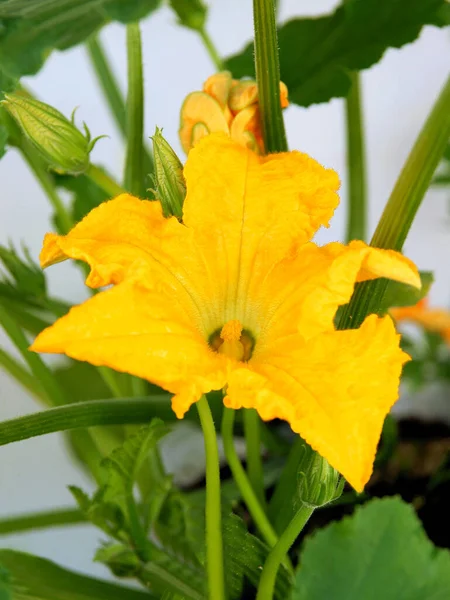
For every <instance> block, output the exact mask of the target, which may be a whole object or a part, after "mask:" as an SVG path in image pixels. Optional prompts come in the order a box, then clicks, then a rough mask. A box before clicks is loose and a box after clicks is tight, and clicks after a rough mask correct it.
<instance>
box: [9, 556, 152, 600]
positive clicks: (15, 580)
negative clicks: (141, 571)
mask: <svg viewBox="0 0 450 600" xmlns="http://www.w3.org/2000/svg"><path fill="white" fill-rule="evenodd" d="M152 599H155V596H153V595H152V594H149V593H148V592H139V591H137V590H132V589H129V588H126V587H124V586H121V585H115V584H112V583H108V582H106V581H100V580H99V579H93V578H92V577H86V576H84V575H79V574H77V573H73V572H72V571H68V570H66V569H63V568H61V567H59V566H58V565H56V564H55V563H53V562H50V561H49V560H45V559H43V558H39V557H37V556H32V555H31V554H25V553H23V552H15V551H13V550H0V600H152Z"/></svg>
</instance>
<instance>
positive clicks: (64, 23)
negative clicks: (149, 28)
mask: <svg viewBox="0 0 450 600" xmlns="http://www.w3.org/2000/svg"><path fill="white" fill-rule="evenodd" d="M160 4H161V1H160V0H34V1H33V2H30V1H29V0H2V1H1V2H0V25H1V30H0V31H1V33H0V68H3V70H4V71H5V72H6V73H7V75H8V76H10V77H13V78H14V77H21V76H22V75H33V74H34V73H37V72H38V71H39V69H40V68H41V67H42V65H43V64H44V62H45V60H46V58H47V57H48V56H49V54H50V53H51V51H52V50H54V49H57V50H65V49H67V48H71V47H72V46H75V45H77V44H80V43H82V42H84V41H85V40H86V39H87V38H88V37H89V36H90V35H91V34H92V33H94V32H95V31H97V30H99V29H100V28H101V27H103V26H104V25H106V24H107V23H109V22H110V21H120V22H121V23H129V22H132V21H136V20H139V19H142V18H144V17H145V16H146V15H147V14H149V13H151V12H153V11H154V10H156V9H157V8H158V7H159V6H160Z"/></svg>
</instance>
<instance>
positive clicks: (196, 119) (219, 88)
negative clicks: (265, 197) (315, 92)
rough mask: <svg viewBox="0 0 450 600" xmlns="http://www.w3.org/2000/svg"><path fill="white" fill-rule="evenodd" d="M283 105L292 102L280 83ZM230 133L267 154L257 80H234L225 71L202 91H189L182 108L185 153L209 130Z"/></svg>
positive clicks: (240, 141) (181, 127)
mask: <svg viewBox="0 0 450 600" xmlns="http://www.w3.org/2000/svg"><path fill="white" fill-rule="evenodd" d="M280 102H281V106H282V108H286V107H287V106H288V105H289V102H288V91H287V88H286V86H285V85H284V83H282V82H280ZM217 132H222V133H227V134H228V135H230V136H231V137H232V138H233V139H234V140H236V141H237V142H239V144H242V146H246V147H248V148H250V149H251V150H253V151H254V152H256V153H257V154H264V141H263V136H262V130H261V119H260V114H259V106H258V87H257V85H256V82H255V81H251V80H243V81H238V80H236V79H233V78H232V76H231V73H229V72H228V71H223V72H221V73H217V74H216V75H212V76H211V77H209V79H207V80H206V81H205V83H204V85H203V91H201V92H193V93H192V94H189V95H188V96H187V97H186V99H185V101H184V103H183V106H182V108H181V118H180V130H179V134H180V140H181V145H182V147H183V150H184V151H185V152H186V154H187V153H188V152H189V150H190V149H191V148H193V147H194V146H195V144H196V143H197V142H198V141H199V140H200V139H201V138H202V137H204V136H205V135H208V134H209V133H217Z"/></svg>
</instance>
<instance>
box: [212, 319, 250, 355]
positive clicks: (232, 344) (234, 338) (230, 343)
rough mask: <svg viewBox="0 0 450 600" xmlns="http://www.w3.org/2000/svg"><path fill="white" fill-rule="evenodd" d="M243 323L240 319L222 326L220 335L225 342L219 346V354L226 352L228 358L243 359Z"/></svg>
mask: <svg viewBox="0 0 450 600" xmlns="http://www.w3.org/2000/svg"><path fill="white" fill-rule="evenodd" d="M241 333H242V325H241V323H240V321H228V323H225V325H224V326H223V327H222V331H221V332H220V337H221V339H222V340H223V344H221V346H220V347H219V350H218V352H219V354H225V356H228V358H233V359H234V360H242V359H243V358H244V346H243V345H242V342H241V341H240V339H241Z"/></svg>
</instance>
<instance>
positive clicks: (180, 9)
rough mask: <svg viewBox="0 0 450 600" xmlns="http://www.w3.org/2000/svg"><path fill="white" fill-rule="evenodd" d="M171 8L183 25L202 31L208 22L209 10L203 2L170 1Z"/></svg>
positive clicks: (190, 0)
mask: <svg viewBox="0 0 450 600" xmlns="http://www.w3.org/2000/svg"><path fill="white" fill-rule="evenodd" d="M170 6H171V7H172V9H173V10H174V11H175V13H176V15H177V17H178V19H179V22H180V24H181V25H184V26H185V27H188V28H189V29H194V30H195V31H201V30H202V29H203V28H204V26H205V22H206V13H207V11H208V8H207V7H206V6H205V4H203V2H202V0H170Z"/></svg>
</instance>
